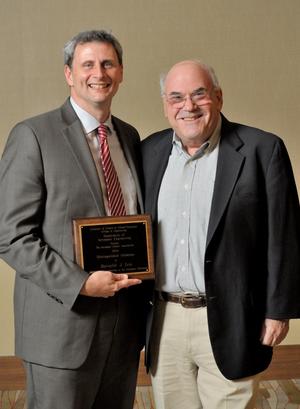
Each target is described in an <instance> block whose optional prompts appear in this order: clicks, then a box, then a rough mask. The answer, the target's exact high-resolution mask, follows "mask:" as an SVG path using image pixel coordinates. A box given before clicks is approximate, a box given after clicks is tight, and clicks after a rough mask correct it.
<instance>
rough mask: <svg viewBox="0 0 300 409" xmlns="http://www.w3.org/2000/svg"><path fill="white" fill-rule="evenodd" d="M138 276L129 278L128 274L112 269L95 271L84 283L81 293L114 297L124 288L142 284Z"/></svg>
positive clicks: (90, 295) (91, 295)
mask: <svg viewBox="0 0 300 409" xmlns="http://www.w3.org/2000/svg"><path fill="white" fill-rule="evenodd" d="M141 282H142V281H141V280H138V279H137V278H128V275H127V274H114V273H112V272H111V271H95V272H93V273H92V274H90V275H89V277H88V278H87V280H86V281H85V283H84V284H83V286H82V288H81V291H80V294H82V295H87V296H89V297H105V298H107V297H112V296H113V295H115V293H116V292H117V291H119V290H121V289H122V288H127V287H130V286H131V285H136V284H140V283H141Z"/></svg>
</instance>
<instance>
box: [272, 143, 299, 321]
mask: <svg viewBox="0 0 300 409" xmlns="http://www.w3.org/2000/svg"><path fill="white" fill-rule="evenodd" d="M266 191H267V202H268V226H269V231H268V285H267V305H266V307H267V308H266V317H267V318H273V319H287V318H299V317H300V301H299V293H300V211H299V200H298V196H297V189H296V184H295V180H294V176H293V171H292V167H291V163H290V160H289V157H288V153H287V151H286V148H285V146H284V144H283V142H282V141H281V140H279V141H278V142H277V143H276V145H275V148H274V150H273V154H272V157H271V160H270V163H269V166H268V170H267V178H266Z"/></svg>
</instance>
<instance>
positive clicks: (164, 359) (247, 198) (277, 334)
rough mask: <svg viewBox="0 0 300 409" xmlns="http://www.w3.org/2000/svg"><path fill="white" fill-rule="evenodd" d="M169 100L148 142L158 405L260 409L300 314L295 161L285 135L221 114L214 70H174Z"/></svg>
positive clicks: (167, 83) (193, 65)
mask: <svg viewBox="0 0 300 409" xmlns="http://www.w3.org/2000/svg"><path fill="white" fill-rule="evenodd" d="M162 96H163V103H164V111H165V115H166V117H167V118H168V120H169V122H170V125H171V127H172V129H167V130H164V131H161V132H157V133H155V134H153V135H151V136H149V137H148V138H146V139H145V140H144V141H143V142H142V156H143V169H144V177H145V211H146V212H149V213H151V214H152V217H153V220H154V237H155V239H156V277H157V279H156V291H155V304H154V313H153V321H152V322H151V320H150V324H152V325H150V327H151V336H150V348H148V349H147V362H148V365H150V371H151V375H152V384H153V388H154V396H155V402H156V408H157V409H167V408H172V409H185V408H186V409H200V408H205V409H217V408H218V409H219V408H225V407H226V408H230V409H235V408H239V409H241V408H247V409H249V408H253V407H254V404H255V394H256V391H257V386H258V381H259V373H261V372H262V371H263V370H264V369H266V368H267V366H268V365H269V363H270V361H271V358H272V347H273V346H275V345H277V344H279V343H280V342H281V341H282V340H283V339H284V337H285V336H286V334H287V332H288V327H289V319H290V318H299V317H300V297H299V294H300V261H299V254H300V238H299V235H300V218H299V201H298V197H297V191H296V186H295V181H294V177H293V173H292V168H291V164H290V161H289V158H288V154H287V151H286V149H285V147H284V144H283V142H282V140H281V139H280V138H278V137H277V136H275V135H272V134H270V133H267V132H264V131H261V130H259V129H255V128H251V127H248V126H244V125H240V124H236V123H231V122H229V121H228V120H227V119H226V118H225V117H224V116H222V114H221V109H222V102H223V100H222V91H221V88H220V86H219V84H218V80H217V78H216V76H215V73H214V71H213V69H212V68H210V67H208V66H207V65H205V64H202V63H200V62H197V61H183V62H180V63H178V64H176V65H175V66H173V67H172V68H171V70H170V71H169V72H168V74H167V76H166V77H165V78H164V79H163V80H162ZM148 341H149V339H148Z"/></svg>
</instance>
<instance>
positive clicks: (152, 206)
mask: <svg viewBox="0 0 300 409" xmlns="http://www.w3.org/2000/svg"><path fill="white" fill-rule="evenodd" d="M172 137H173V130H171V129H168V130H166V131H163V132H162V135H161V138H160V139H159V141H158V143H157V144H156V145H155V146H154V147H153V149H152V151H151V157H150V156H149V160H148V163H149V164H150V165H151V169H153V170H154V172H153V171H151V169H149V170H146V171H145V177H148V178H149V179H148V186H149V187H148V189H147V192H148V198H147V200H146V202H148V203H149V204H148V209H147V210H148V212H150V213H151V214H152V215H153V217H154V219H155V220H156V219H157V201H158V194H159V190H160V185H161V182H162V178H163V176H164V173H165V170H166V167H167V165H168V161H169V156H170V153H171V151H172Z"/></svg>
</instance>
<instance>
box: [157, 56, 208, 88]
mask: <svg viewBox="0 0 300 409" xmlns="http://www.w3.org/2000/svg"><path fill="white" fill-rule="evenodd" d="M211 85H212V81H211V78H210V75H209V74H208V72H207V71H206V70H205V69H203V68H202V67H201V66H200V65H198V64H196V63H182V64H178V65H175V66H174V67H173V68H171V70H170V71H169V73H168V74H167V77H166V81H165V92H166V93H170V92H180V93H183V94H185V93H189V92H192V91H194V90H196V89H198V88H201V87H204V88H209V87H210V86H211Z"/></svg>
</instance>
